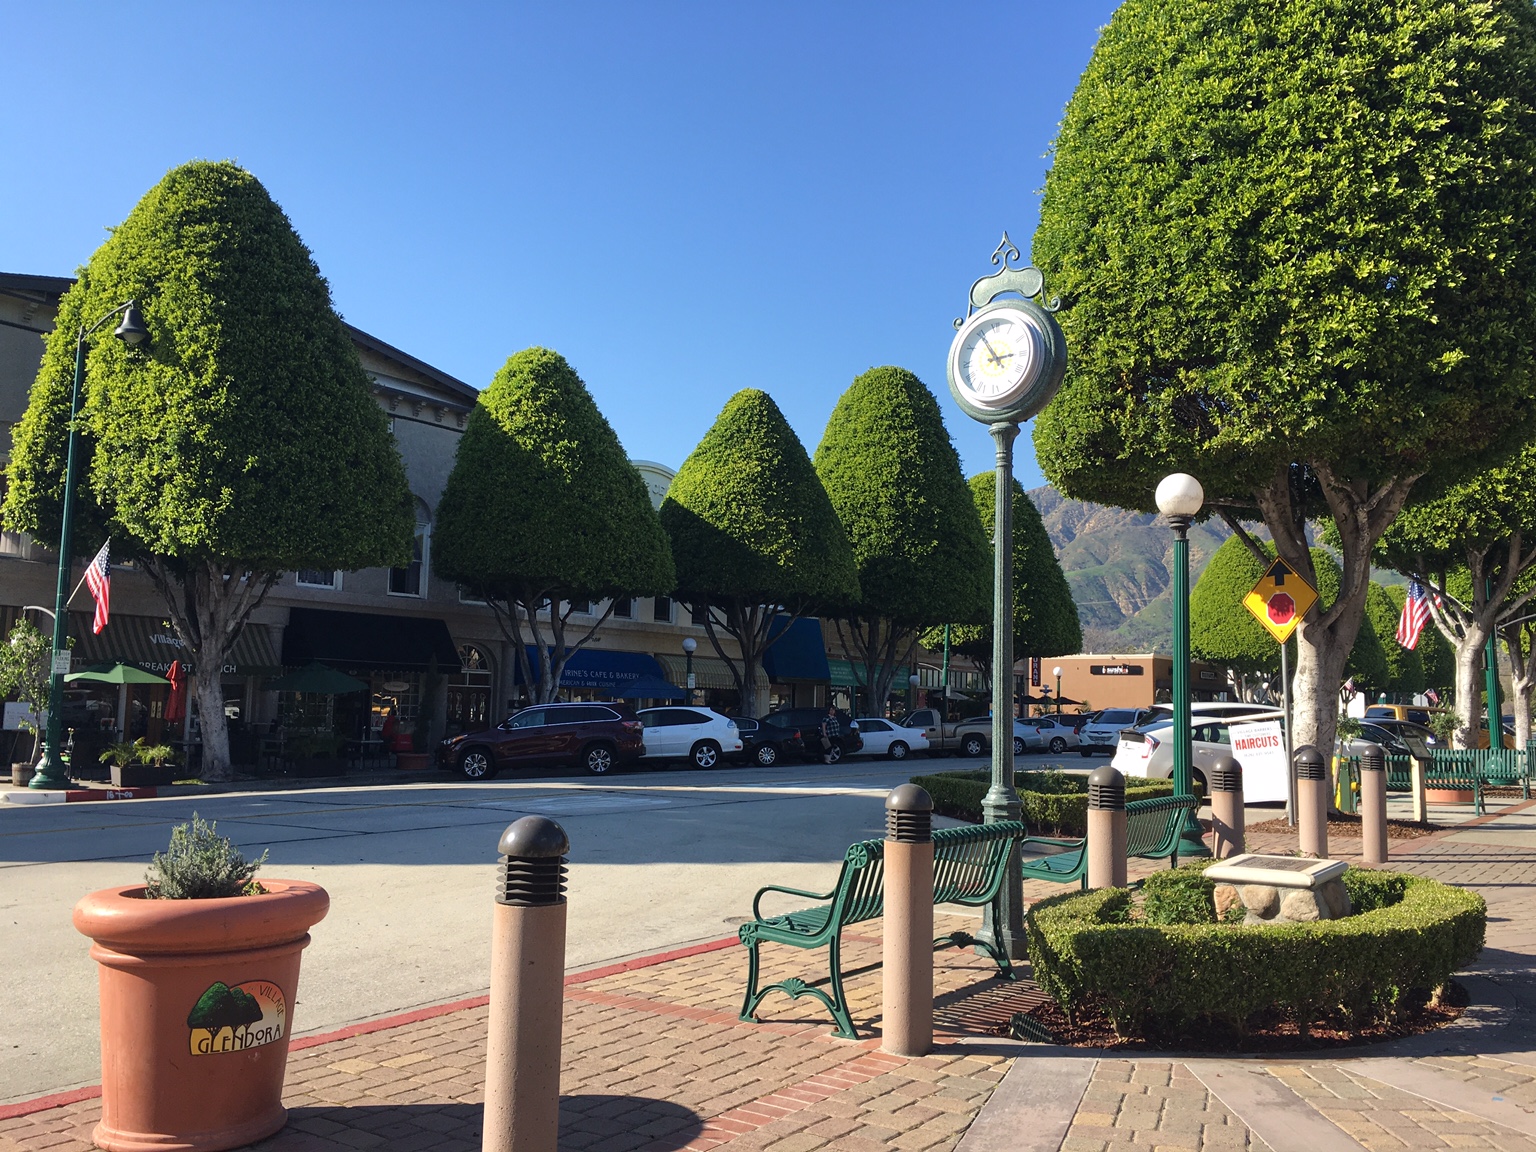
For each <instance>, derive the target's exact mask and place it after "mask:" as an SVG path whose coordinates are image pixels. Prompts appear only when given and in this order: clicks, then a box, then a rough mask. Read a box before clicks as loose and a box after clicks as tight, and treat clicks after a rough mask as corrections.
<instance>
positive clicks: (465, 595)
mask: <svg viewBox="0 0 1536 1152" xmlns="http://www.w3.org/2000/svg"><path fill="white" fill-rule="evenodd" d="M459 603H460V604H484V603H485V600H484V599H483V598H482V597H479V596H476V595H475V594H474V593H473V592H471V591H470V590H469V589H468V588H466V587H464V585H462V584H460V585H459Z"/></svg>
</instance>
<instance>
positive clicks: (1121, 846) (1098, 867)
mask: <svg viewBox="0 0 1536 1152" xmlns="http://www.w3.org/2000/svg"><path fill="white" fill-rule="evenodd" d="M1125 848H1126V842H1125V777H1124V776H1123V775H1121V774H1120V770H1119V769H1118V768H1111V767H1110V766H1109V765H1108V764H1106V765H1104V767H1102V768H1095V769H1094V770H1093V771H1092V772H1090V773H1088V887H1090V888H1124V887H1125V883H1126V874H1125V867H1126V859H1125Z"/></svg>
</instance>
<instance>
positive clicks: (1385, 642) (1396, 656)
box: [1365, 580, 1424, 696]
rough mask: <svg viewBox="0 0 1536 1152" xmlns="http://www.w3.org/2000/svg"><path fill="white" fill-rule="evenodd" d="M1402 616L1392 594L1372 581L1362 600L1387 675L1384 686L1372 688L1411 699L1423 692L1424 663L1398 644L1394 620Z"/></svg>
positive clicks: (1413, 651)
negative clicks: (1383, 660) (1379, 648)
mask: <svg viewBox="0 0 1536 1152" xmlns="http://www.w3.org/2000/svg"><path fill="white" fill-rule="evenodd" d="M1401 612H1402V609H1401V608H1399V607H1398V606H1397V604H1396V603H1394V602H1393V600H1392V595H1391V593H1389V592H1388V591H1387V589H1386V588H1385V587H1384V586H1383V585H1381V584H1378V583H1376V582H1375V581H1374V580H1373V581H1371V590H1370V591H1369V592H1368V593H1366V597H1365V615H1366V619H1367V620H1369V621H1370V624H1371V630H1372V631H1373V632H1375V633H1376V639H1377V640H1378V641H1380V643H1381V652H1382V655H1383V657H1384V658H1385V664H1386V672H1387V679H1386V683H1384V684H1377V685H1373V687H1375V688H1377V689H1379V690H1380V691H1383V692H1398V693H1403V694H1405V695H1409V696H1414V695H1417V694H1418V693H1420V692H1422V691H1424V661H1423V659H1422V658H1421V657H1420V656H1419V651H1418V649H1417V648H1411V649H1410V648H1404V647H1403V646H1402V645H1401V644H1399V643H1398V642H1397V618H1398V616H1399V615H1400V614H1401Z"/></svg>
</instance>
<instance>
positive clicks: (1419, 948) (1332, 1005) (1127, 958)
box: [1027, 861, 1487, 1040]
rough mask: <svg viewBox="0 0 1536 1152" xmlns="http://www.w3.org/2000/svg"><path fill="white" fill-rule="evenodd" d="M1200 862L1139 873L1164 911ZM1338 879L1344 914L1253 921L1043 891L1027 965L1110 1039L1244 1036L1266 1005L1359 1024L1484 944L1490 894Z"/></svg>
mask: <svg viewBox="0 0 1536 1152" xmlns="http://www.w3.org/2000/svg"><path fill="white" fill-rule="evenodd" d="M1209 863H1210V862H1209V861H1202V862H1200V863H1199V864H1196V865H1190V866H1185V867H1183V868H1179V869H1176V870H1172V871H1169V872H1164V873H1161V874H1159V875H1160V877H1161V879H1159V880H1158V881H1157V883H1156V884H1154V882H1153V879H1151V878H1149V879H1148V881H1147V887H1148V888H1149V889H1152V890H1153V891H1157V892H1160V895H1159V896H1158V898H1157V902H1158V903H1159V904H1160V905H1161V907H1162V909H1163V911H1164V914H1169V915H1171V914H1172V911H1173V909H1174V908H1175V907H1184V906H1185V905H1186V904H1189V903H1192V901H1193V898H1192V895H1191V893H1193V892H1194V891H1197V890H1202V887H1201V886H1203V885H1204V884H1205V883H1206V881H1205V880H1204V877H1203V876H1202V875H1201V873H1202V872H1203V871H1204V868H1205V867H1207V866H1208V865H1209ZM1179 873H1183V874H1184V875H1183V876H1182V877H1180V876H1179V875H1178V874H1179ZM1344 884H1345V887H1346V888H1347V889H1348V891H1349V894H1350V898H1351V900H1353V901H1354V902H1355V906H1356V908H1357V909H1360V911H1358V912H1357V914H1355V915H1352V916H1347V917H1344V918H1343V919H1340V920H1320V921H1316V922H1314V923H1310V924H1286V925H1275V926H1267V925H1266V926H1254V927H1244V926H1241V925H1237V924H1221V923H1205V922H1201V923H1183V924H1176V923H1162V924H1160V923H1153V922H1152V916H1151V913H1150V912H1149V911H1147V909H1146V908H1144V909H1143V917H1144V918H1141V919H1137V918H1135V917H1133V915H1132V909H1133V904H1132V899H1131V894H1130V893H1129V892H1128V891H1126V890H1125V889H1121V888H1105V889H1098V890H1095V891H1093V892H1086V893H1069V894H1066V895H1063V896H1055V897H1051V898H1050V899H1047V900H1042V901H1039V902H1037V903H1036V904H1034V905H1033V906H1032V907H1031V908H1030V914H1029V918H1028V921H1027V925H1028V935H1029V959H1030V964H1031V966H1032V968H1033V971H1034V977H1035V980H1036V981H1037V982H1038V983H1039V984H1040V987H1041V988H1043V989H1044V990H1045V991H1046V993H1047V994H1048V995H1050V996H1051V998H1052V999H1054V1000H1055V1001H1056V1003H1057V1004H1058V1005H1060V1007H1061V1009H1062V1011H1063V1012H1064V1013H1066V1015H1067V1017H1068V1019H1076V1018H1077V1016H1078V1015H1080V1014H1082V1013H1084V1012H1092V1013H1102V1014H1103V1015H1104V1016H1105V1017H1107V1018H1108V1020H1109V1022H1110V1024H1111V1025H1112V1026H1113V1027H1114V1029H1115V1031H1116V1033H1118V1034H1119V1035H1121V1036H1133V1037H1155V1038H1159V1039H1165V1040H1177V1039H1178V1038H1180V1037H1181V1036H1183V1035H1186V1034H1188V1033H1189V1032H1190V1031H1191V1030H1194V1029H1200V1028H1204V1027H1206V1026H1208V1025H1210V1024H1213V1023H1215V1024H1224V1025H1226V1026H1227V1027H1229V1028H1231V1029H1233V1030H1234V1031H1237V1032H1239V1033H1241V1032H1242V1031H1244V1030H1245V1029H1246V1028H1247V1026H1248V1025H1249V1022H1250V1021H1252V1020H1254V1019H1255V1018H1256V1017H1258V1016H1259V1015H1260V1014H1264V1013H1270V1012H1274V1011H1279V1012H1282V1013H1284V1014H1286V1015H1287V1016H1289V1017H1290V1018H1291V1019H1293V1020H1294V1021H1295V1022H1296V1024H1297V1026H1298V1028H1299V1029H1301V1030H1302V1031H1303V1032H1305V1031H1306V1030H1307V1028H1308V1027H1309V1026H1311V1025H1312V1024H1315V1023H1318V1022H1320V1021H1324V1020H1327V1021H1338V1022H1341V1023H1342V1024H1343V1025H1344V1026H1345V1027H1348V1028H1359V1027H1363V1026H1366V1025H1368V1024H1371V1023H1374V1022H1376V1021H1378V1020H1381V1019H1382V1018H1384V1017H1386V1016H1388V1015H1390V1014H1392V1013H1395V1012H1396V1011H1397V1010H1398V1008H1399V1007H1401V1006H1402V1005H1403V1004H1404V1003H1405V1002H1406V1001H1405V998H1407V997H1409V996H1410V994H1412V993H1415V992H1418V993H1422V994H1427V993H1428V992H1429V991H1431V990H1433V989H1437V988H1439V987H1441V986H1442V985H1444V984H1445V982H1446V981H1447V980H1448V979H1450V976H1451V974H1452V973H1453V972H1455V971H1457V970H1458V969H1460V968H1462V967H1465V966H1466V965H1467V964H1469V963H1471V962H1472V961H1473V960H1475V959H1476V958H1477V955H1478V953H1479V952H1481V951H1482V947H1483V934H1484V930H1485V928H1486V925H1487V905H1486V904H1485V903H1484V902H1483V899H1482V897H1481V896H1478V895H1477V894H1476V893H1474V892H1468V891H1466V890H1464V889H1461V888H1454V887H1451V886H1450V885H1446V884H1441V883H1438V882H1437V881H1434V880H1428V879H1425V878H1424V877H1420V876H1408V875H1402V874H1396V873H1379V872H1365V871H1360V870H1356V869H1350V870H1349V871H1348V872H1346V873H1345V879H1344ZM1147 903H1148V904H1149V905H1150V904H1153V898H1152V894H1151V892H1149V893H1148V896H1147ZM1212 918H1214V909H1213V911H1212Z"/></svg>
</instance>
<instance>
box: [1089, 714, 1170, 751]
mask: <svg viewBox="0 0 1536 1152" xmlns="http://www.w3.org/2000/svg"><path fill="white" fill-rule="evenodd" d="M1157 716H1158V714H1157V712H1156V711H1154V710H1153V709H1151V708H1106V709H1104V711H1102V712H1100V713H1099V714H1098V715H1097V716H1095V717H1094V718H1093V722H1092V723H1090V724H1084V725H1083V731H1082V734H1081V736H1080V737H1079V738H1080V740H1081V741H1082V742H1081V743H1080V744H1079V745H1078V748H1077V751H1078V755H1080V756H1092V755H1093V754H1094V753H1095V752H1102V753H1104V754H1105V755H1106V756H1113V755H1114V754H1115V749H1116V748H1118V747H1119V746H1120V731H1121V729H1123V728H1139V727H1141V726H1142V725H1143V724H1146V723H1148V722H1149V721H1152V720H1155V719H1157Z"/></svg>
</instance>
